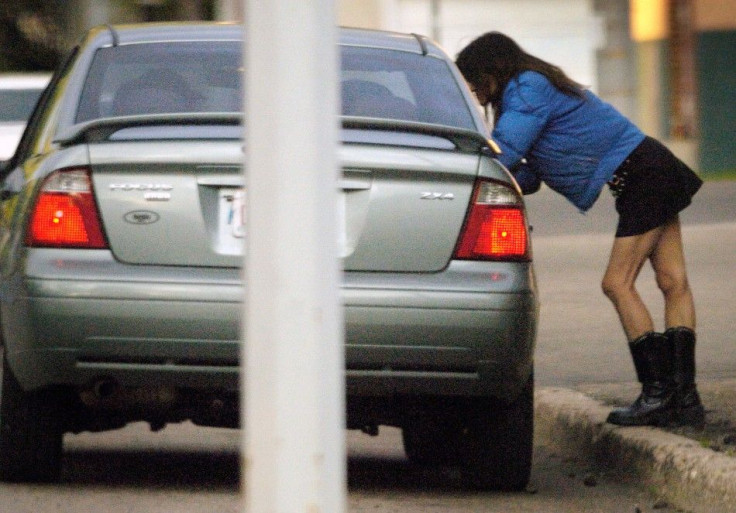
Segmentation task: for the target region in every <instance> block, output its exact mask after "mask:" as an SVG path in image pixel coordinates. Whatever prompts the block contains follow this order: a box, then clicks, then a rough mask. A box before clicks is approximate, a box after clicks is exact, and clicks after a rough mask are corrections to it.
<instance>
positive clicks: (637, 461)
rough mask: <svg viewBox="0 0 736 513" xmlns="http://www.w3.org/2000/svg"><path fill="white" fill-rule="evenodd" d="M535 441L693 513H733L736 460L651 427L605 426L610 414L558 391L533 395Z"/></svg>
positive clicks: (604, 408)
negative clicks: (636, 482)
mask: <svg viewBox="0 0 736 513" xmlns="http://www.w3.org/2000/svg"><path fill="white" fill-rule="evenodd" d="M535 400H536V406H535V422H536V428H535V429H536V437H537V440H538V442H539V443H543V444H545V445H547V446H550V447H553V448H555V449H556V450H558V451H560V452H561V453H563V454H567V455H575V456H578V457H583V458H587V459H589V460H590V461H595V462H596V463H597V464H600V465H602V466H604V467H606V468H609V469H611V470H615V471H619V472H625V473H627V474H628V475H633V476H636V477H637V478H639V479H641V481H642V482H643V483H645V484H646V485H649V486H652V487H655V488H656V490H658V492H659V493H661V494H662V497H663V498H665V499H666V500H667V501H668V502H669V503H670V504H672V505H674V506H676V507H678V508H681V509H684V510H687V511H692V512H693V513H736V458H734V457H730V456H726V455H725V454H720V453H717V452H714V451H712V450H710V449H705V448H703V447H701V446H700V445H699V444H698V442H696V441H694V440H691V439H689V438H685V437H683V436H679V435H674V434H671V433H668V432H665V431H662V430H659V429H656V428H650V427H617V426H613V425H611V424H607V423H606V422H605V420H606V417H607V415H608V413H609V411H610V410H611V408H610V407H608V406H604V405H603V404H601V403H599V402H598V401H596V400H594V399H591V398H590V397H588V396H586V395H584V394H581V393H579V392H575V391H573V390H568V389H562V388H542V389H539V390H537V393H536V396H535Z"/></svg>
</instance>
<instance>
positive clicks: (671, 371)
mask: <svg viewBox="0 0 736 513" xmlns="http://www.w3.org/2000/svg"><path fill="white" fill-rule="evenodd" d="M457 66H458V68H459V69H460V71H461V73H462V74H463V76H464V77H465V79H466V81H467V82H468V84H469V85H470V88H471V89H472V91H473V92H474V93H475V95H476V96H477V98H478V100H479V101H480V103H481V104H482V105H484V106H487V105H490V106H491V107H492V108H493V112H494V116H495V124H494V129H493V137H494V139H495V140H496V142H498V144H499V145H500V146H501V149H502V151H503V153H502V154H501V155H500V156H499V159H500V160H501V162H502V163H503V164H505V165H506V166H507V167H508V168H509V169H510V170H511V171H512V172H513V174H514V176H515V178H516V180H517V181H518V183H519V185H520V187H521V188H522V191H523V192H524V193H525V194H529V193H532V192H535V191H537V190H538V189H539V187H540V185H541V183H542V182H544V183H545V184H547V185H548V186H549V187H550V188H551V189H553V190H555V191H557V192H558V193H560V194H562V195H563V196H565V197H566V198H567V199H568V200H569V201H570V202H572V203H573V204H574V205H575V206H577V207H578V208H579V209H580V210H581V211H583V212H584V211H586V210H588V209H589V208H590V207H591V206H592V205H593V203H595V201H596V199H597V198H598V196H599V194H600V192H601V190H602V189H603V187H604V186H605V185H606V184H607V185H608V187H609V188H610V190H611V192H612V193H613V195H614V196H615V197H616V211H617V212H618V214H619V221H618V226H617V229H616V237H615V239H614V242H613V247H612V249H611V255H610V260H609V262H608V267H607V269H606V272H605V275H604V277H603V282H602V287H603V291H604V293H605V294H606V296H608V298H609V299H610V300H611V301H612V303H613V305H614V307H615V308H616V311H617V312H618V315H619V318H620V320H621V324H622V326H623V329H624V332H625V334H626V337H627V338H628V342H629V349H630V351H631V356H632V359H633V361H634V367H635V369H636V373H637V377H638V379H639V381H640V382H641V383H642V391H641V394H640V395H639V397H638V398H637V399H636V401H634V403H633V404H631V405H630V406H629V407H627V408H618V409H615V410H613V411H612V412H611V413H610V415H609V416H608V422H610V423H613V424H619V425H665V424H670V423H674V424H681V425H699V424H702V423H703V422H704V409H703V405H702V404H701V402H700V397H699V396H698V392H697V389H696V386H695V331H694V330H695V307H694V304H693V297H692V293H691V291H690V288H689V285H688V280H687V273H686V270H685V259H684V256H683V247H682V237H681V233H680V220H679V212H680V211H681V210H683V209H684V208H685V207H687V206H688V205H689V204H690V201H691V198H692V196H693V195H694V194H695V193H696V192H697V191H698V189H699V188H700V186H701V185H702V181H701V180H700V178H698V176H697V175H696V174H695V173H694V172H693V171H692V170H691V169H690V168H688V167H687V166H686V165H685V164H684V163H682V162H681V161H680V160H678V159H677V158H676V157H675V156H674V155H673V154H672V153H671V152H670V151H669V150H668V149H667V148H665V147H664V146H663V145H662V144H661V143H660V142H658V141H657V140H655V139H652V138H651V137H647V136H645V135H644V134H643V133H642V132H641V130H639V128H637V127H636V126H635V125H634V124H633V123H632V122H631V121H629V120H628V119H626V118H625V117H624V116H623V115H621V114H620V113H619V112H617V111H616V110H615V109H614V108H613V107H611V106H610V105H608V104H607V103H605V102H603V101H601V100H600V99H599V98H598V97H596V96H595V95H594V94H593V93H591V92H590V91H588V90H586V89H585V88H583V87H582V86H581V85H580V84H578V83H576V82H574V81H573V80H571V79H570V78H568V77H567V76H566V75H565V73H564V72H563V71H562V70H561V69H560V68H559V67H557V66H554V65H552V64H550V63H548V62H545V61H543V60H541V59H539V58H537V57H534V56H532V55H529V54H528V53H526V52H524V51H523V50H522V49H521V48H520V47H519V45H518V44H517V43H516V42H514V41H513V40H512V39H511V38H509V37H508V36H506V35H504V34H501V33H498V32H490V33H487V34H484V35H483V36H480V37H479V38H478V39H476V40H474V41H473V42H472V43H470V44H469V45H468V46H467V47H465V48H464V49H463V50H462V51H461V52H460V54H459V55H458V58H457ZM647 259H648V260H649V261H650V262H651V264H652V267H653V268H654V271H655V275H656V279H657V284H658V285H659V288H660V289H661V290H662V293H663V295H664V302H665V325H666V331H664V333H658V332H656V331H655V330H654V324H653V321H652V317H651V315H650V313H649V311H648V310H647V307H646V306H645V305H644V303H643V301H642V299H641V297H640V296H639V294H638V293H637V291H636V287H635V281H636V279H637V277H638V275H639V271H640V270H641V268H642V266H643V264H644V263H645V261H646V260H647Z"/></svg>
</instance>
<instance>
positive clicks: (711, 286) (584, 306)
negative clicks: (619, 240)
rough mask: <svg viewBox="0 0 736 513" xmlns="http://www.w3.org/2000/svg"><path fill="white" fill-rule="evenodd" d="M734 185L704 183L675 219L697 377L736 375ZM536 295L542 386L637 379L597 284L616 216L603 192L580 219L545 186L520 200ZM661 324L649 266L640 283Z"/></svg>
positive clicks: (538, 369)
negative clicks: (693, 313) (693, 322)
mask: <svg viewBox="0 0 736 513" xmlns="http://www.w3.org/2000/svg"><path fill="white" fill-rule="evenodd" d="M735 198H736V182H707V183H706V184H705V185H704V186H703V188H702V189H701V191H700V192H699V193H698V195H697V196H696V197H695V199H694V201H693V204H692V205H691V206H690V207H689V208H688V209H686V210H685V211H684V212H683V213H682V215H681V219H682V223H683V239H684V244H685V255H686V259H687V264H688V272H689V280H690V285H691V288H692V289H693V293H694V295H695V302H696V310H697V316H698V329H697V331H698V346H697V363H698V376H699V379H701V380H702V379H723V378H734V377H736V351H734V350H733V348H734V345H733V342H734V337H733V331H732V330H733V318H734V306H733V303H734V297H735V294H734V291H735V284H736V265H734V263H735V257H734V255H736V208H735V207H734V199H735ZM526 199H527V207H528V209H529V215H530V220H531V223H532V224H533V226H534V230H533V234H534V236H533V243H534V260H535V268H536V271H537V281H538V286H539V290H540V298H541V321H540V328H539V334H538V337H537V353H536V355H537V359H536V372H537V382H538V384H539V385H540V386H547V385H555V386H558V385H565V386H569V385H577V384H583V383H607V382H625V381H635V375H634V369H633V366H632V364H631V360H630V357H629V354H628V349H627V346H626V340H625V337H624V334H623V331H622V330H621V327H620V325H619V322H618V319H617V317H616V314H615V312H614V310H613V307H612V306H611V305H610V303H609V301H608V299H606V298H605V296H604V295H603V293H602V292H601V289H600V280H601V278H602V276H603V271H604V270H605V267H606V263H607V261H608V255H609V251H610V246H611V243H612V240H613V233H614V231H615V224H616V220H617V215H616V212H615V209H614V205H613V200H612V198H611V196H610V194H608V193H607V191H604V192H603V194H602V196H601V198H600V199H599V201H598V203H597V204H596V205H595V207H594V208H593V209H592V210H591V211H589V212H588V213H587V214H586V215H581V214H580V213H579V212H578V211H577V210H576V209H575V207H573V206H572V205H571V204H569V203H567V202H566V200H564V199H562V198H561V197H560V196H559V195H556V194H554V193H553V192H551V191H550V190H549V189H544V190H542V191H540V192H539V193H537V194H534V195H530V196H527V198H526ZM638 287H639V291H640V293H641V295H642V297H643V298H644V300H645V302H646V303H647V304H648V306H649V307H650V309H651V311H652V315H653V317H654V320H655V324H656V328H657V329H662V328H663V326H662V319H663V305H662V299H661V293H660V292H659V290H658V289H657V287H656V284H655V282H654V275H653V273H652V271H651V268H650V267H649V266H645V268H644V269H643V271H642V275H641V276H640V279H639V282H638Z"/></svg>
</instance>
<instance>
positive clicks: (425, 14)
mask: <svg viewBox="0 0 736 513" xmlns="http://www.w3.org/2000/svg"><path fill="white" fill-rule="evenodd" d="M433 3H434V5H435V11H436V13H437V16H438V18H439V30H438V31H436V32H438V33H437V34H433V24H432V22H433V16H432V4H433ZM592 3H593V2H592V0H389V1H387V0H384V2H383V4H384V16H383V20H384V26H383V27H382V28H386V29H390V30H398V31H402V32H418V33H421V34H426V35H429V36H433V35H434V36H436V37H437V39H438V41H439V43H440V44H441V45H442V46H443V47H444V48H445V50H446V51H447V52H448V53H449V54H450V55H453V56H454V55H456V54H457V53H458V52H459V51H460V50H461V49H462V48H463V47H464V46H465V45H466V44H468V43H469V42H470V41H472V40H473V39H474V38H475V37H477V36H479V35H480V34H482V33H484V32H488V31H491V30H497V31H500V32H504V33H505V34H507V35H509V36H511V37H512V38H514V39H515V40H516V41H517V42H518V43H519V44H520V45H521V47H522V48H523V49H524V50H525V51H527V52H528V53H531V54H533V55H536V56H538V57H540V58H542V59H544V60H547V61H549V62H551V63H553V64H556V65H558V66H560V67H561V68H562V69H563V70H564V71H565V72H566V73H567V74H568V75H570V77H571V78H573V79H574V80H577V81H578V82H580V83H582V84H585V85H587V86H590V87H591V88H592V89H593V90H594V91H596V90H597V85H598V84H597V78H596V76H597V73H596V50H597V49H598V48H600V47H601V46H603V43H604V41H603V38H604V30H603V28H604V27H603V23H602V20H601V19H600V18H598V17H596V15H595V13H594V10H593V5H592Z"/></svg>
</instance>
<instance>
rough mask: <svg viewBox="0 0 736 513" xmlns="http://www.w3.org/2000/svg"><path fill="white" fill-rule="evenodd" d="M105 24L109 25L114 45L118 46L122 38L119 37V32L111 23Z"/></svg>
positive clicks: (108, 28)
mask: <svg viewBox="0 0 736 513" xmlns="http://www.w3.org/2000/svg"><path fill="white" fill-rule="evenodd" d="M105 26H106V27H107V30H109V31H110V35H111V36H112V46H118V45H119V44H120V38H119V37H118V32H117V31H116V30H115V27H113V26H112V25H110V24H109V23H108V24H107V25H105Z"/></svg>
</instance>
